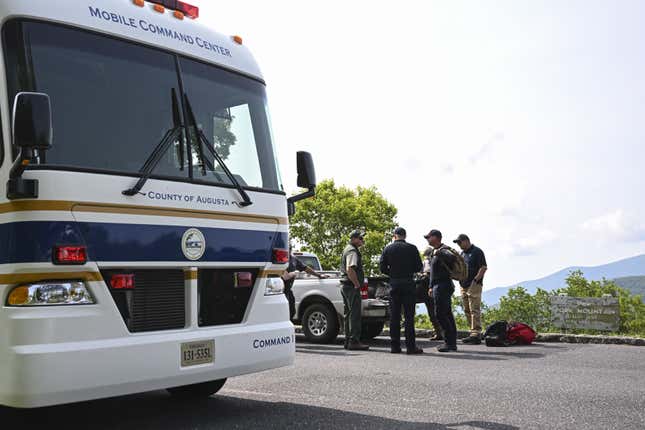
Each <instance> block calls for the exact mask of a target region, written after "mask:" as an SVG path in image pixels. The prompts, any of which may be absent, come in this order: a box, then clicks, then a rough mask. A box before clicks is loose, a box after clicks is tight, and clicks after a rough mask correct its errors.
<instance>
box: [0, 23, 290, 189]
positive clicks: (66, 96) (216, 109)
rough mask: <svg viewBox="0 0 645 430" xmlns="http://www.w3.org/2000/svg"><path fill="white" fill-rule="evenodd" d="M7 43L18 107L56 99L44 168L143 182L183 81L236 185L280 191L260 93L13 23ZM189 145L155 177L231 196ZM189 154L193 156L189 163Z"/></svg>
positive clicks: (148, 55) (154, 57)
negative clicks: (32, 95) (22, 97)
mask: <svg viewBox="0 0 645 430" xmlns="http://www.w3.org/2000/svg"><path fill="white" fill-rule="evenodd" d="M3 40H4V44H5V53H6V54H5V55H6V64H7V81H8V88H9V97H10V103H11V104H12V103H13V99H14V97H15V95H16V94H17V93H18V92H21V91H34V92H43V93H46V94H48V95H49V96H50V98H51V103H52V110H53V128H54V145H53V148H52V149H51V150H49V151H47V153H46V154H44V155H43V156H42V158H41V159H40V162H41V165H42V166H45V167H54V168H59V169H60V168H63V169H71V170H89V171H96V172H99V173H101V172H103V173H116V174H124V175H133V174H136V173H138V172H139V170H140V169H141V167H142V165H143V164H144V162H145V161H146V159H147V158H148V156H149V155H150V153H151V152H152V151H153V150H154V148H155V146H156V145H157V143H158V142H159V141H160V139H161V137H162V136H163V135H164V133H166V131H167V130H169V129H171V128H172V127H173V116H172V101H171V94H172V91H173V89H174V90H175V91H177V93H178V94H179V93H180V90H179V89H180V86H179V79H178V77H179V76H180V74H179V73H181V76H182V80H183V83H184V91H185V92H186V94H187V96H188V97H189V98H190V101H191V103H192V105H193V106H192V107H193V110H194V112H195V116H196V119H197V123H198V124H197V126H198V127H199V128H200V129H201V130H202V131H203V133H204V135H205V136H206V137H207V138H208V140H209V142H210V143H211V144H212V145H214V149H216V151H217V153H218V154H219V155H220V156H221V157H222V159H223V160H224V162H225V163H226V165H227V166H228V168H229V169H230V170H231V172H232V173H233V175H234V176H235V178H236V179H237V181H238V182H239V183H240V184H241V185H242V186H243V187H246V188H255V189H262V190H268V191H282V185H281V183H280V179H279V175H278V169H277V164H276V160H275V156H274V151H273V146H272V142H271V133H270V125H269V122H268V118H267V109H266V96H265V89H264V85H263V84H262V83H260V82H258V81H255V80H253V79H251V78H247V77H245V76H242V75H239V74H236V73H233V72H229V71H227V70H223V69H221V68H218V67H216V66H213V65H209V64H204V63H201V62H198V61H195V60H191V59H187V58H183V57H180V58H179V61H176V59H177V58H176V57H175V55H174V54H171V53H167V52H164V51H161V50H157V49H153V48H148V47H146V46H142V45H139V44H135V43H130V42H125V41H120V40H117V39H114V38H110V37H106V36H101V35H97V34H94V33H89V32H86V31H82V30H76V29H70V28H67V27H61V26H57V25H52V24H45V23H39V22H32V21H22V20H14V21H11V22H9V23H7V24H6V25H5V27H4V30H3ZM178 66H179V69H178ZM182 100H183V98H182ZM189 143H190V144H189V145H180V142H179V141H177V142H174V143H173V144H172V145H170V147H169V149H168V150H167V151H166V153H165V154H164V156H163V158H162V160H161V161H160V162H159V164H158V165H157V166H156V168H155V169H154V171H153V173H152V177H153V178H154V177H157V178H162V179H164V178H168V179H174V180H177V179H179V180H186V181H189V180H190V181H194V182H202V183H208V184H220V185H221V184H223V185H228V186H230V185H231V181H230V179H229V178H228V177H227V176H226V175H225V174H224V172H223V171H221V167H220V166H219V164H218V163H217V162H214V163H213V162H212V161H213V160H210V161H211V162H210V163H204V160H202V159H201V158H202V157H204V156H208V155H209V154H210V153H209V152H208V151H201V152H200V151H198V147H197V144H196V142H189ZM184 147H187V148H189V151H190V152H189V154H184V153H182V148H184ZM204 154H206V155H204ZM191 166H192V168H191ZM207 166H210V167H211V168H207Z"/></svg>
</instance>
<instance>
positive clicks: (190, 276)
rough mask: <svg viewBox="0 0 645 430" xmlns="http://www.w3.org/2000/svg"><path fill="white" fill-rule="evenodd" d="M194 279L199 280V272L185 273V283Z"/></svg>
mask: <svg viewBox="0 0 645 430" xmlns="http://www.w3.org/2000/svg"><path fill="white" fill-rule="evenodd" d="M194 279H197V270H185V271H184V281H192V280H194Z"/></svg>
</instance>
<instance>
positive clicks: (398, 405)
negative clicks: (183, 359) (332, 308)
mask: <svg viewBox="0 0 645 430" xmlns="http://www.w3.org/2000/svg"><path fill="white" fill-rule="evenodd" d="M373 345H374V347H373V348H372V350H370V351H368V352H347V351H345V350H344V349H343V348H342V346H341V345H313V344H309V343H306V342H304V340H303V339H299V341H298V344H297V350H298V354H297V364H296V365H295V366H294V367H291V368H285V369H278V370H274V371H270V372H266V373H262V374H256V375H248V376H243V377H238V378H234V379H231V380H229V381H228V383H227V384H226V386H225V387H224V389H223V390H222V391H221V392H220V394H218V395H216V396H214V397H211V398H208V399H203V400H201V401H193V402H188V403H186V402H184V403H181V402H178V401H175V400H174V399H171V398H170V397H169V396H168V395H167V394H166V393H165V392H164V391H157V392H151V393H144V394H138V395H132V396H125V397H119V398H113V399H106V400H98V401H92V402H85V403H80V404H74V405H65V406H58V407H52V408H44V409H40V410H35V411H17V410H10V409H0V423H3V425H2V428H6V429H11V428H13V427H11V426H10V425H7V424H10V423H11V424H16V425H20V427H16V428H21V429H26V428H97V429H98V428H100V429H147V428H149V429H251V428H261V429H289V428H293V429H318V428H320V429H362V428H365V429H370V430H376V429H404V430H407V429H424V430H426V429H459V430H461V429H502V430H511V429H578V428H579V429H641V430H642V429H645V348H643V347H630V346H619V345H571V344H541V345H534V346H529V347H512V348H487V347H485V346H463V347H462V346H460V352H458V353H454V354H439V353H437V352H434V349H433V348H431V346H432V343H431V342H428V341H421V342H420V345H421V346H422V347H425V348H426V350H427V351H428V352H429V353H428V354H424V355H422V356H406V355H405V354H402V355H393V354H390V353H389V344H388V342H387V339H377V340H376V341H375V343H374V344H373Z"/></svg>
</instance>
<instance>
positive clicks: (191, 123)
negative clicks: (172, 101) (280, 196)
mask: <svg viewBox="0 0 645 430" xmlns="http://www.w3.org/2000/svg"><path fill="white" fill-rule="evenodd" d="M184 101H185V104H186V110H187V114H188V118H187V119H186V121H187V122H188V127H189V128H191V129H192V131H193V132H194V133H195V134H196V135H197V136H196V137H197V151H198V152H199V157H200V158H201V161H202V172H203V174H206V170H205V167H204V165H206V167H208V169H209V170H211V171H215V168H214V166H213V164H212V163H211V162H210V160H209V159H207V158H206V157H205V156H204V147H206V148H207V149H208V152H210V154H211V155H212V156H213V158H215V160H217V163H218V164H219V165H220V166H221V167H222V170H224V173H226V176H227V177H228V179H229V180H230V181H231V182H232V183H233V185H235V188H236V189H237V191H238V193H240V196H242V202H240V203H238V204H239V205H240V206H242V207H245V206H251V205H252V204H253V202H252V201H251V198H250V197H249V195H248V194H247V193H246V191H244V188H242V185H240V183H239V181H238V180H237V178H235V175H233V173H231V171H230V170H229V168H228V166H226V163H224V160H223V159H222V157H220V155H219V154H218V153H217V151H215V147H214V146H213V145H211V144H210V142H209V141H208V138H207V137H206V135H205V134H204V132H203V131H202V130H200V129H199V127H197V119H196V118H195V113H194V112H193V107H192V106H191V104H190V101H189V100H188V95H187V94H184Z"/></svg>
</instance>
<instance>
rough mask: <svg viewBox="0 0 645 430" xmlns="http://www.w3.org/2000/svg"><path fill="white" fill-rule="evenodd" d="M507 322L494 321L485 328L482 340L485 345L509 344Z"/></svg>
mask: <svg viewBox="0 0 645 430" xmlns="http://www.w3.org/2000/svg"><path fill="white" fill-rule="evenodd" d="M507 333H508V322H507V321H495V322H494V323H492V324H491V325H489V326H488V327H487V328H486V331H485V332H484V341H485V342H486V346H509V344H510V342H509V341H508V336H507Z"/></svg>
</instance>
